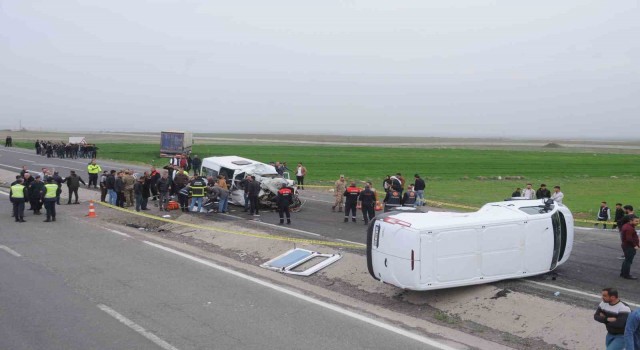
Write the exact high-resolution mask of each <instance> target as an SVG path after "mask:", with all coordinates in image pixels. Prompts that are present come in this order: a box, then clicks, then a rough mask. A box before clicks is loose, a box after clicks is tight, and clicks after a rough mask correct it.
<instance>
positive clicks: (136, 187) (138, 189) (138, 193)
mask: <svg viewBox="0 0 640 350" xmlns="http://www.w3.org/2000/svg"><path fill="white" fill-rule="evenodd" d="M143 186H144V177H142V176H141V177H140V178H139V179H138V181H136V183H135V184H133V195H134V196H135V198H136V211H140V209H142V187H143Z"/></svg>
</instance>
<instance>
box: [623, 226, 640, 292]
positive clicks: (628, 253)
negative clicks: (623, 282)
mask: <svg viewBox="0 0 640 350" xmlns="http://www.w3.org/2000/svg"><path fill="white" fill-rule="evenodd" d="M639 221H640V219H639V218H638V217H636V216H634V217H633V218H632V219H631V220H630V221H629V222H627V223H626V224H624V226H623V227H622V245H621V246H622V251H623V252H624V261H623V262H622V268H621V269H620V277H622V278H624V279H628V280H637V279H638V277H635V276H632V275H631V264H633V258H634V257H635V256H636V251H637V250H638V249H639V248H640V241H639V240H638V233H637V232H636V226H638V222H639Z"/></svg>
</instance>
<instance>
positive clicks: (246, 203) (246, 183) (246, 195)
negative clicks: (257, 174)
mask: <svg viewBox="0 0 640 350" xmlns="http://www.w3.org/2000/svg"><path fill="white" fill-rule="evenodd" d="M250 183H251V181H250V179H249V175H245V177H244V179H242V180H241V181H240V188H241V189H242V192H243V197H244V212H245V213H246V212H248V211H249V184H250Z"/></svg>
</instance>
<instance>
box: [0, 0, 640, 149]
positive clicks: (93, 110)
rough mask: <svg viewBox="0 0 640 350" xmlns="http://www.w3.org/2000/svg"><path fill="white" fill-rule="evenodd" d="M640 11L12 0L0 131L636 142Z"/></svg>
mask: <svg viewBox="0 0 640 350" xmlns="http://www.w3.org/2000/svg"><path fill="white" fill-rule="evenodd" d="M639 19H640V5H639V2H638V1H637V0H616V1H604V0H603V1H592V0H562V1H557V0H553V1H551V0H548V1H547V0H543V1H517V0H505V1H482V0H455V1H431V0H420V1H404V2H402V1H388V0H384V1H382V0H365V1H348V0H347V1H313V2H312V1H300V0H295V1H264V0H259V1H216V0H214V1H207V0H201V1H195V0H181V1H173V0H163V1H161V0H156V1H143V0H134V1H132V0H109V1H93V0H91V1H69V0H60V1H51V0H40V1H36V0H32V1H29V0H3V1H1V3H0V128H17V127H18V119H22V124H23V126H26V127H27V128H31V129H37V128H43V129H56V130H60V131H63V130H69V131H78V130H114V131H158V130H161V129H184V130H191V131H194V132H287V133H307V134H318V133H331V134H347V135H348V134H354V135H362V134H365V135H366V134H372V135H411V136H464V137H484V136H500V137H516V138H518V137H535V138H560V137H563V138H610V139H619V138H638V137H637V135H638V127H639V126H640V121H638V117H640V116H639V113H638V112H639V111H640V40H639V38H640V21H639ZM629 125H634V126H636V128H634V129H635V130H629V131H628V132H627V131H625V130H627V129H629V128H628V127H627V126H629Z"/></svg>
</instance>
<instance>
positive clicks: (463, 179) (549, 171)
mask: <svg viewBox="0 0 640 350" xmlns="http://www.w3.org/2000/svg"><path fill="white" fill-rule="evenodd" d="M16 144H17V145H18V146H20V147H25V148H30V149H32V148H33V146H32V145H33V144H32V143H31V142H17V143H16ZM98 146H99V151H98V155H99V158H108V159H115V160H120V161H127V162H136V163H144V164H156V165H159V164H160V165H161V164H165V163H166V161H167V160H166V159H161V158H159V156H158V153H159V146H158V145H154V144H143V143H104V144H100V145H98ZM194 154H198V155H200V156H201V157H208V156H213V155H231V154H233V155H239V156H243V157H247V158H251V159H255V160H259V161H263V162H269V161H276V160H279V161H286V162H287V163H288V165H289V167H290V168H291V169H294V168H295V166H296V164H297V162H302V163H303V164H304V165H305V166H306V167H307V169H308V176H307V179H306V181H308V182H309V183H310V184H318V185H329V184H331V183H333V181H335V179H336V178H337V177H338V176H339V175H340V174H345V175H346V176H347V177H348V178H349V179H353V180H358V181H359V180H371V181H373V183H374V186H375V187H380V186H381V182H382V179H383V177H384V176H385V175H387V174H391V175H392V174H395V173H396V172H400V173H402V174H403V175H404V176H405V178H408V179H410V180H411V179H413V174H415V173H419V174H420V175H422V176H423V177H424V178H426V179H427V197H428V198H431V199H436V200H441V201H445V202H452V203H460V204H466V205H473V206H479V205H482V204H484V203H486V202H490V201H499V200H502V199H504V198H506V197H508V196H510V194H511V192H513V190H514V189H515V188H516V187H523V186H524V185H525V184H526V183H527V182H532V183H533V184H534V187H536V188H537V186H538V185H539V184H540V183H546V184H547V186H549V187H552V186H553V185H560V186H562V191H563V192H564V193H565V204H567V205H568V206H569V207H570V208H571V209H572V211H573V212H574V214H575V215H576V217H578V218H586V219H593V218H594V217H595V215H596V210H597V208H598V206H599V203H600V201H602V200H606V201H607V202H609V203H610V206H611V207H612V208H613V205H614V204H615V203H616V202H622V203H624V204H637V203H634V201H635V200H637V198H639V197H640V186H638V185H639V183H638V174H639V173H640V162H638V161H637V156H636V155H628V154H610V153H607V154H594V153H572V152H566V153H563V152H557V151H554V152H545V151H501V150H491V151H487V150H472V149H424V148H419V149H418V148H416V149H412V148H382V147H344V146H342V147H329V146H327V147H325V146H275V145H264V146H256V145H250V146H247V145H195V146H194ZM506 176H522V177H524V179H523V180H498V179H497V178H498V177H501V178H502V179H504V177H506Z"/></svg>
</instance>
